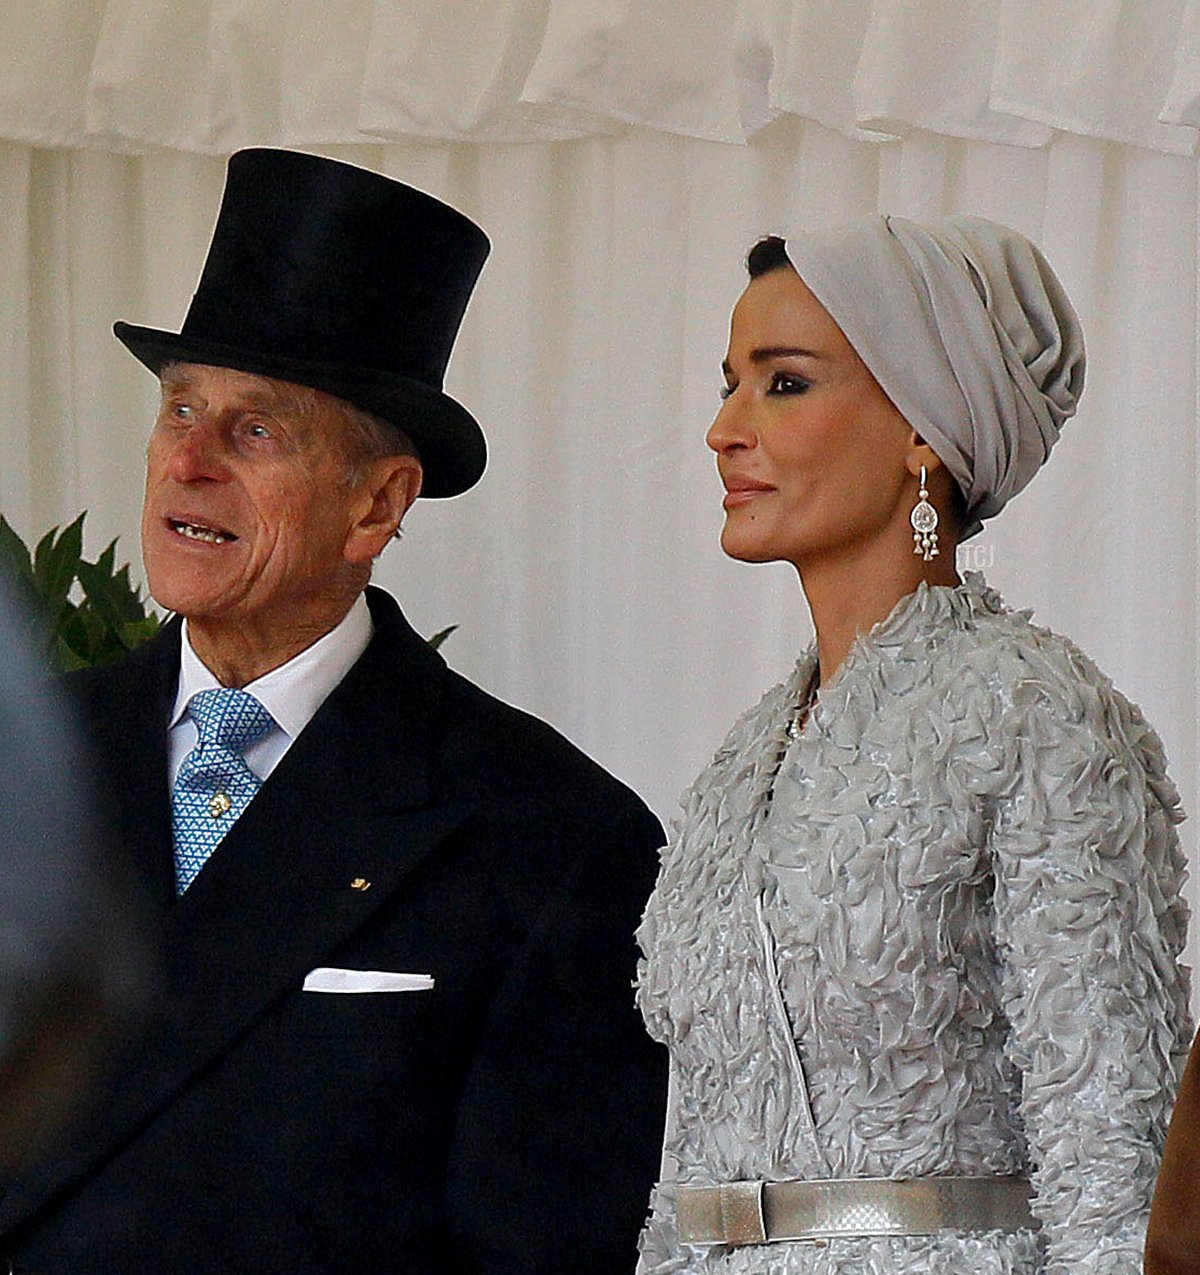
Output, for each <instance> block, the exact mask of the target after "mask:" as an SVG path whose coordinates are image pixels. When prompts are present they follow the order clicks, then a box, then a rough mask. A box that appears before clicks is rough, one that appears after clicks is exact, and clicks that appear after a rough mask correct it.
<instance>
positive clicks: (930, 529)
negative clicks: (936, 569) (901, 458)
mask: <svg viewBox="0 0 1200 1275" xmlns="http://www.w3.org/2000/svg"><path fill="white" fill-rule="evenodd" d="M909 522H911V523H912V527H913V541H914V544H913V553H919V554H920V555H921V557H922V558H923V559H924V560H925V561H926V562H930V561H932V560H933V559H934V558H936V557H937V556H938V536H937V528H938V513H937V510H936V509H935V508H934V507H933V506H932V505H931V504H930V503H929V491H928V490H927V488H926V486H925V466H924V465H922V466H921V490H920V491H919V492H918V493H917V503H916V504H915V505H914V506H913V511H912V513H911V514H910V515H909Z"/></svg>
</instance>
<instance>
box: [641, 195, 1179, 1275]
mask: <svg viewBox="0 0 1200 1275" xmlns="http://www.w3.org/2000/svg"><path fill="white" fill-rule="evenodd" d="M749 267H750V274H751V281H750V284H749V286H748V287H747V289H746V291H745V293H744V294H743V296H742V298H741V300H740V301H739V302H738V305H737V308H736V309H735V311H734V314H733V320H732V326H731V332H730V343H729V353H728V356H727V359H726V362H725V377H726V384H727V389H726V394H725V401H724V404H723V405H722V407H721V410H720V412H719V414H718V416H717V418H716V421H715V423H714V424H713V426H712V429H711V430H710V432H709V435H708V444H709V446H710V447H711V448H712V449H713V451H714V452H715V453H716V456H717V465H718V469H719V471H720V474H721V478H722V480H723V482H724V485H725V488H726V491H727V494H726V496H725V510H726V522H725V527H724V531H723V534H722V546H723V548H724V549H725V551H726V552H727V553H729V554H730V555H732V556H733V557H735V558H739V559H742V560H744V561H748V562H765V561H776V560H784V561H788V562H791V563H793V564H794V565H795V566H796V568H797V570H798V572H799V574H800V580H801V584H802V586H803V588H804V591H805V594H806V596H807V599H808V602H809V605H810V608H811V611H812V615H813V620H814V624H815V628H816V643H815V646H814V648H813V649H812V650H810V651H809V652H808V653H807V654H806V655H804V656H803V657H802V658H801V660H800V661H799V664H798V665H797V667H796V669H795V671H794V672H793V674H792V676H791V677H790V678H789V679H788V680H787V681H786V682H785V683H783V684H782V685H781V686H779V687H776V688H775V689H774V690H772V691H770V692H768V693H767V695H766V697H765V698H764V699H763V700H762V702H761V703H760V704H759V705H758V706H757V707H756V708H754V709H753V710H751V711H750V712H749V713H748V714H746V715H745V716H744V717H742V718H741V719H740V720H739V721H738V722H737V724H736V725H735V726H734V728H733V730H732V732H731V733H730V735H729V737H728V738H727V739H726V741H725V743H724V745H723V746H722V747H721V749H720V750H719V751H718V753H717V755H716V758H715V759H714V761H713V763H712V764H711V766H710V767H709V768H708V769H707V770H706V771H704V772H703V774H702V775H701V776H700V778H699V780H698V781H697V782H696V784H695V786H694V787H693V788H692V790H691V792H690V793H689V794H688V796H687V797H686V798H685V802H684V816H683V819H682V822H681V824H680V826H679V828H678V830H677V832H676V835H675V837H674V838H673V840H672V842H671V844H670V845H669V846H668V847H667V849H666V850H665V851H664V852H663V863H662V869H661V873H660V876H659V881H658V885H657V886H656V888H655V892H654V894H653V895H652V897H651V900H650V903H649V906H648V908H647V911H646V916H645V919H644V922H643V925H642V929H641V931H640V939H641V942H642V945H643V949H644V951H645V960H644V962H643V965H642V969H641V974H640V987H639V999H640V1003H641V1006H642V1010H643V1013H644V1015H645V1017H646V1021H647V1023H648V1025H649V1028H650V1031H651V1033H652V1034H653V1035H654V1036H656V1037H657V1038H659V1039H661V1040H663V1041H665V1042H666V1044H667V1045H668V1046H669V1049H670V1053H671V1060H672V1096H671V1105H670V1112H669V1116H668V1131H667V1139H666V1147H665V1153H664V1168H663V1181H662V1182H661V1183H660V1185H659V1187H658V1188H657V1189H656V1192H655V1195H654V1199H653V1211H652V1215H651V1218H650V1221H649V1223H648V1225H647V1228H646V1230H645V1232H644V1234H643V1236H642V1260H641V1263H640V1266H639V1271H640V1272H641V1273H642V1275H666V1273H667V1272H671V1273H672V1275H677V1273H680V1272H687V1273H688V1275H699V1273H701V1272H703V1273H704V1275H716V1273H717V1272H720V1273H721V1275H751V1273H752V1272H753V1273H754V1275H767V1272H770V1275H792V1273H795V1272H806V1273H807V1272H814V1273H815V1272H822V1273H828V1275H833V1273H835V1272H839V1273H841V1275H863V1273H864V1272H865V1273H868V1275H894V1273H897V1272H913V1273H914V1275H915V1273H916V1272H921V1273H922V1275H929V1273H933V1275H966V1273H971V1275H976V1273H979V1272H988V1273H991V1272H997V1273H999V1272H1006V1273H1008V1272H1011V1273H1017V1272H1019V1273H1021V1275H1029V1273H1032V1272H1039V1273H1041V1275H1080V1273H1081V1272H1094V1273H1096V1275H1100V1273H1104V1275H1118V1273H1121V1275H1123V1273H1125V1272H1128V1273H1129V1275H1132V1273H1133V1272H1135V1271H1138V1270H1140V1262H1141V1249H1142V1243H1143V1238H1144V1233H1145V1219H1146V1213H1147V1210H1148V1208H1149V1203H1150V1194H1151V1190H1152V1186H1153V1181H1154V1174H1155V1169H1156V1167H1157V1163H1158V1157H1159V1153H1160V1151H1161V1147H1162V1141H1163V1134H1164V1129H1165V1126H1166V1120H1167V1115H1168V1112H1169V1108H1170V1101H1171V1097H1172V1094H1173V1092H1174V1080H1173V1065H1174V1060H1175V1058H1176V1057H1177V1056H1178V1055H1179V1054H1180V1053H1181V1051H1182V1050H1183V1049H1184V1048H1185V1047H1186V1040H1187V1028H1188V1024H1187V1008H1186V986H1185V978H1184V975H1183V973H1182V971H1181V969H1180V967H1179V965H1178V964H1177V960H1176V958H1177V955H1178V953H1179V951H1180V948H1181V946H1182V943H1183V938H1184V926H1185V910H1184V908H1183V906H1182V904H1181V903H1180V901H1179V886H1180V881H1181V876H1182V872H1183V862H1182V857H1181V854H1180V850H1179V846H1178V842H1177V839H1176V836H1175V831H1174V824H1175V822H1177V821H1178V819H1179V818H1180V817H1181V816H1180V813H1179V807H1178V799H1177V795H1176V793H1175V790H1174V788H1173V787H1172V785H1171V783H1170V781H1169V780H1168V778H1167V777H1166V773H1165V766H1164V758H1163V753H1162V748H1161V745H1160V744H1159V741H1158V739H1157V738H1156V736H1155V735H1154V733H1153V731H1152V730H1151V729H1150V727H1149V726H1148V725H1147V724H1146V722H1145V720H1144V719H1143V718H1142V716H1141V714H1140V713H1139V711H1138V710H1137V709H1136V708H1135V707H1133V706H1132V705H1130V704H1129V703H1128V701H1126V700H1125V699H1124V698H1123V697H1122V696H1121V695H1120V694H1119V693H1118V692H1117V691H1116V690H1114V689H1113V687H1112V685H1111V683H1110V682H1109V681H1108V680H1107V679H1106V678H1105V677H1104V675H1103V674H1102V673H1100V672H1099V671H1098V670H1097V669H1096V667H1095V666H1094V665H1093V664H1092V663H1091V662H1090V661H1089V660H1088V659H1087V658H1086V657H1085V656H1084V655H1083V654H1082V653H1081V652H1079V651H1078V650H1077V649H1076V648H1075V647H1074V646H1073V645H1072V644H1071V643H1070V642H1068V641H1066V640H1065V639H1063V638H1060V637H1056V636H1055V635H1054V634H1052V633H1050V632H1048V631H1047V630H1045V629H1042V628H1039V627H1037V626H1035V625H1033V624H1032V623H1031V622H1030V620H1029V618H1028V616H1027V615H1026V614H1022V613H1014V612H1011V611H1009V610H1008V609H1007V608H1006V607H1005V606H1004V604H1003V603H1002V602H1001V600H1000V598H999V597H998V596H997V595H996V594H995V593H994V592H993V591H992V590H990V589H989V588H987V587H986V586H985V584H984V582H983V581H982V579H981V578H980V577H978V576H968V577H967V578H966V580H964V581H961V582H960V581H959V578H958V576H957V574H956V572H955V566H954V561H955V553H954V550H955V546H956V544H957V542H958V540H959V539H960V538H962V537H964V536H966V535H969V534H971V533H972V532H973V531H974V530H976V529H977V528H978V525H979V520H980V519H983V518H987V517H990V516H992V515H994V514H996V513H998V512H999V511H1000V509H1001V508H1002V507H1003V506H1004V504H1005V503H1006V502H1007V501H1008V500H1009V499H1010V498H1011V497H1012V496H1013V495H1015V494H1016V493H1017V492H1018V491H1020V489H1021V488H1022V487H1024V485H1025V484H1026V483H1027V482H1028V481H1029V480H1030V478H1031V477H1032V476H1033V474H1034V473H1035V472H1036V471H1037V469H1038V468H1039V467H1040V465H1041V464H1042V462H1043V461H1044V460H1045V459H1046V457H1047V455H1048V453H1049V451H1050V448H1051V447H1052V445H1053V443H1054V441H1055V440H1056V439H1057V437H1058V433H1059V429H1060V427H1061V426H1062V424H1063V422H1064V421H1065V420H1066V419H1067V418H1068V417H1069V416H1070V415H1071V414H1072V413H1073V411H1074V408H1075V402H1076V399H1077V397H1078V395H1079V393H1080V391H1081V389H1082V382H1083V346H1082V338H1081V333H1080V330H1079V326H1078V321H1077V319H1076V317H1075V315H1074V313H1073V311H1072V309H1071V306H1070V303H1069V302H1068V300H1067V298H1066V296H1065V294H1064V293H1063V291H1062V288H1061V286H1060V285H1059V283H1058V281H1057V279H1056V278H1055V277H1054V275H1053V274H1052V272H1051V271H1050V268H1049V267H1048V265H1047V264H1046V262H1045V261H1044V259H1043V258H1042V257H1041V255H1040V254H1039V253H1038V251H1037V250H1036V249H1035V248H1034V247H1033V246H1032V245H1031V244H1029V243H1028V242H1027V241H1026V240H1024V239H1022V238H1021V237H1020V236H1019V235H1017V234H1015V233H1013V232H1012V231H1010V230H1007V229H1005V228H1004V227H1001V226H997V225H995V224H993V223H991V222H987V221H983V220H981V219H978V218H968V217H961V218H953V219H949V220H945V221H940V222H938V223H936V224H933V225H927V226H926V225H918V224H916V223H914V222H910V221H905V220H903V219H901V218H896V217H890V218H886V217H873V218H869V219H867V220H866V221H863V222H859V223H855V224H853V225H851V226H849V227H845V228H842V229H840V230H837V231H833V232H828V233H823V234H808V235H802V236H798V237H795V238H789V239H788V240H787V241H786V244H785V243H784V242H783V241H781V240H777V239H771V240H766V241H763V242H762V243H761V244H759V245H758V246H757V247H756V248H755V249H754V250H753V252H752V253H751V256H750V259H749ZM935 524H936V525H935ZM878 1179H883V1181H879V1180H878ZM814 1182H820V1183H822V1184H823V1185H821V1186H816V1187H814V1186H813V1185H812V1184H813V1183H814ZM764 1184H767V1185H766V1186H765V1187H764Z"/></svg>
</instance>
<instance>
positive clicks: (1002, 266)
mask: <svg viewBox="0 0 1200 1275" xmlns="http://www.w3.org/2000/svg"><path fill="white" fill-rule="evenodd" d="M785 242H786V245H787V255H788V259H789V260H790V261H791V263H792V265H793V266H794V267H795V269H796V272H797V273H798V274H799V275H800V277H801V278H802V279H803V280H804V282H805V283H806V284H807V285H808V287H809V288H810V289H811V291H812V292H813V294H814V295H815V296H816V298H817V300H818V301H820V302H821V304H822V305H823V306H824V307H825V309H826V310H828V312H829V314H830V315H831V316H832V318H833V320H834V321H835V322H836V323H837V325H838V327H840V328H841V329H842V331H843V332H844V333H845V335H846V337H847V339H848V340H849V342H850V344H851V345H853V346H854V348H855V350H857V351H858V354H859V356H860V357H861V359H862V361H863V362H864V363H865V364H866V365H867V367H868V368H869V369H870V371H871V373H872V375H873V376H874V377H875V379H876V380H877V381H878V382H879V384H880V386H881V388H882V389H883V391H884V393H885V394H886V395H887V396H888V398H890V399H891V401H892V402H893V403H894V404H895V406H896V407H897V408H898V409H899V410H900V412H901V413H902V414H903V416H904V418H905V419H906V420H907V421H908V423H909V424H910V425H911V426H912V427H913V429H915V430H916V431H917V433H919V434H920V435H921V437H922V438H923V439H924V440H925V441H926V442H927V443H928V444H929V445H930V446H931V447H932V448H933V450H934V451H935V452H936V453H937V454H938V456H939V457H941V460H942V462H943V464H945V466H946V468H947V469H948V470H949V471H950V473H951V474H952V475H953V476H954V479H955V480H956V482H957V483H958V485H959V487H960V488H961V489H962V492H963V494H964V496H965V497H966V502H967V517H968V526H967V528H966V532H965V534H966V535H974V533H975V532H977V531H978V530H979V527H980V520H981V519H983V518H990V517H992V515H994V514H997V513H999V512H1000V510H1001V509H1003V508H1004V506H1005V504H1007V503H1008V501H1009V500H1011V499H1012V498H1013V496H1015V495H1016V494H1017V492H1019V491H1020V490H1021V489H1022V488H1023V487H1024V486H1025V484H1026V483H1028V482H1029V480H1030V479H1031V478H1032V477H1033V476H1034V474H1035V473H1037V471H1038V470H1039V469H1040V468H1041V466H1042V465H1043V464H1044V463H1045V461H1046V458H1047V457H1048V456H1049V455H1050V449H1051V448H1052V447H1053V446H1054V444H1055V443H1056V442H1057V441H1058V436H1059V432H1060V430H1061V429H1062V426H1063V423H1064V422H1065V421H1066V420H1067V419H1068V418H1069V417H1071V416H1072V415H1074V412H1075V405H1076V403H1077V401H1078V399H1079V396H1080V395H1081V394H1082V393H1083V370H1084V354H1083V331H1082V329H1081V328H1080V326H1079V319H1078V318H1077V316H1076V314H1075V311H1074V309H1073V308H1072V306H1071V303H1070V301H1069V300H1068V299H1067V294H1066V293H1065V292H1064V291H1063V287H1062V284H1060V283H1059V281H1058V279H1057V278H1056V277H1055V275H1054V272H1053V271H1052V270H1051V269H1050V266H1049V265H1048V263H1047V262H1046V259H1045V258H1044V257H1043V256H1042V254H1041V253H1040V252H1039V251H1038V249H1037V248H1035V247H1034V245H1033V244H1031V243H1030V242H1029V240H1028V239H1026V238H1025V237H1024V236H1023V235H1019V234H1017V232H1016V231H1015V230H1009V229H1008V227H1007V226H1001V225H998V224H997V223H996V222H994V221H986V220H985V219H984V218H982V217H946V218H942V219H939V220H937V221H931V222H927V223H920V222H915V221H908V220H907V219H905V218H903V217H889V216H873V217H868V218H865V219H863V220H861V221H856V222H851V223H849V224H848V225H844V226H840V227H836V228H834V229H830V230H817V231H803V232H800V233H798V234H790V235H788V236H787V238H786V241H785Z"/></svg>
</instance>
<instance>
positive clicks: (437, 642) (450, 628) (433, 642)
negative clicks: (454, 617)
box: [426, 624, 458, 651]
mask: <svg viewBox="0 0 1200 1275" xmlns="http://www.w3.org/2000/svg"><path fill="white" fill-rule="evenodd" d="M457 628H458V625H457V624H448V625H447V626H446V627H445V628H444V629H440V630H439V631H438V632H437V633H435V634H434V635H433V637H431V638H426V641H427V642H428V643H429V645H430V646H431V647H432V648H433V649H434V650H435V651H436V650H437V649H438V647H439V646H441V644H442V643H443V642H444V641H445V640H446V639H447V638H448V637H449V636H450V634H451V633H453V632H454V630H455V629H457Z"/></svg>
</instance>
